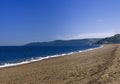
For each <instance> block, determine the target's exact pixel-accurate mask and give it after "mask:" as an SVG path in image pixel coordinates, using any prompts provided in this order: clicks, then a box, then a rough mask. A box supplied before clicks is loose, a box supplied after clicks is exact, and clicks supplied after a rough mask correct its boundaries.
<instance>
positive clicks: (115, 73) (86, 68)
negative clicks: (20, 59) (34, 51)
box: [0, 44, 120, 84]
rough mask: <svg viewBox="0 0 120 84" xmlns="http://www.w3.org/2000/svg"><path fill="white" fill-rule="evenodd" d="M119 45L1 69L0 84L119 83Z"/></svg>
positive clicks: (110, 45) (105, 46)
mask: <svg viewBox="0 0 120 84" xmlns="http://www.w3.org/2000/svg"><path fill="white" fill-rule="evenodd" d="M119 65H120V45H119V44H109V45H104V47H102V48H99V49H94V50H90V51H86V52H80V53H75V54H71V55H66V56H61V57H55V58H49V59H44V60H42V61H37V62H32V63H28V64H23V65H18V66H12V67H6V68H0V84H119V83H120V66H119Z"/></svg>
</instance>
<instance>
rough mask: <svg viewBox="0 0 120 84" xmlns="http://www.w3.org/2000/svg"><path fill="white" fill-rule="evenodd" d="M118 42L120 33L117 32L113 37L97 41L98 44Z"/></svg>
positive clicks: (119, 41)
mask: <svg viewBox="0 0 120 84" xmlns="http://www.w3.org/2000/svg"><path fill="white" fill-rule="evenodd" d="M117 43H120V34H115V35H114V36H112V37H107V38H104V39H101V40H99V41H98V42H96V44H117Z"/></svg>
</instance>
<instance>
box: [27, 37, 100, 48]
mask: <svg viewBox="0 0 120 84" xmlns="http://www.w3.org/2000/svg"><path fill="white" fill-rule="evenodd" d="M98 40H100V39H98V38H93V39H75V40H55V41H50V42H33V43H29V44H26V45H25V46H81V45H83V46H84V45H93V44H95V43H96V42H97V41H98Z"/></svg>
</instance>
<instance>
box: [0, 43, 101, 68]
mask: <svg viewBox="0 0 120 84" xmlns="http://www.w3.org/2000/svg"><path fill="white" fill-rule="evenodd" d="M102 47H103V45H102V46H100V47H96V48H90V49H86V50H80V51H78V52H70V53H67V54H65V53H63V54H60V55H52V56H46V57H37V58H31V59H30V60H26V61H23V62H20V63H5V64H4V65H1V66H0V68H4V67H11V66H17V65H22V64H27V63H31V62H36V61H41V60H44V59H49V58H54V57H60V56H65V55H71V54H75V53H80V52H86V51H90V50H94V49H98V48H102Z"/></svg>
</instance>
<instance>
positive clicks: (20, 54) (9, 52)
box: [0, 45, 98, 66]
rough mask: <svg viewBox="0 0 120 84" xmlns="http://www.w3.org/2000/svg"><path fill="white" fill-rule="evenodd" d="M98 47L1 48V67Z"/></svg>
mask: <svg viewBox="0 0 120 84" xmlns="http://www.w3.org/2000/svg"><path fill="white" fill-rule="evenodd" d="M95 47H98V45H86V46H0V66H2V65H4V64H10V63H19V62H23V61H26V60H31V59H36V58H38V57H46V56H52V55H59V54H66V53H70V52H78V51H80V50H81V51H82V50H86V49H90V48H95Z"/></svg>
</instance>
